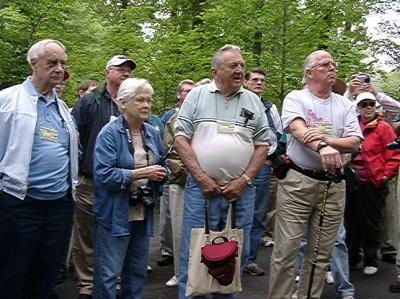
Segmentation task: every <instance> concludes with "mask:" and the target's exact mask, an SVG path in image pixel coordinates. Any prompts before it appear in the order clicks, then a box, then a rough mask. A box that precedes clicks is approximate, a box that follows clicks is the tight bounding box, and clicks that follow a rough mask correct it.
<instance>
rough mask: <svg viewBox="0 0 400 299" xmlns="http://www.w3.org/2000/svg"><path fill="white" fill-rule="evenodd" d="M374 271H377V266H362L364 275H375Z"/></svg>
mask: <svg viewBox="0 0 400 299" xmlns="http://www.w3.org/2000/svg"><path fill="white" fill-rule="evenodd" d="M376 272H378V268H377V267H372V266H367V267H365V268H364V275H369V276H371V275H375V274H376Z"/></svg>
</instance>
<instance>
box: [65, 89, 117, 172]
mask: <svg viewBox="0 0 400 299" xmlns="http://www.w3.org/2000/svg"><path fill="white" fill-rule="evenodd" d="M71 113H72V116H73V117H74V119H75V122H76V126H77V127H78V131H79V140H80V143H81V146H82V154H81V156H80V158H79V162H80V164H79V170H80V173H81V174H83V175H85V176H88V177H93V152H94V145H95V143H96V138H97V135H98V134H99V132H100V130H101V129H102V128H103V127H104V126H105V125H106V124H107V123H109V122H110V117H111V115H114V116H118V115H119V114H120V112H119V110H118V107H117V105H116V104H115V103H114V102H113V101H112V99H111V96H110V94H109V93H108V91H107V89H106V84H105V83H104V84H102V85H100V86H98V87H97V88H96V89H94V90H93V91H92V92H91V93H89V94H87V95H85V96H83V97H82V98H81V99H80V100H79V101H78V103H76V105H75V107H74V109H73V110H72V112H71Z"/></svg>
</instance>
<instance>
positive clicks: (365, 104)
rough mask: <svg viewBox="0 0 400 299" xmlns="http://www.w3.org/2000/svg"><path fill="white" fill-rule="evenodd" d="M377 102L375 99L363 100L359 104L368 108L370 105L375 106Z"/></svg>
mask: <svg viewBox="0 0 400 299" xmlns="http://www.w3.org/2000/svg"><path fill="white" fill-rule="evenodd" d="M375 104H376V102H375V101H363V102H361V103H360V104H359V105H360V107H361V108H367V107H368V106H370V107H375Z"/></svg>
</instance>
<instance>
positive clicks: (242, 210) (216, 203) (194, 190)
mask: <svg viewBox="0 0 400 299" xmlns="http://www.w3.org/2000/svg"><path fill="white" fill-rule="evenodd" d="M254 196H255V187H254V186H249V187H247V188H246V189H245V190H244V191H243V193H242V195H241V196H240V198H239V199H238V200H237V201H236V227H237V228H241V229H243V250H242V257H241V269H243V268H244V265H245V262H246V261H247V259H248V255H249V247H250V230H251V224H252V220H253V211H254ZM205 203H206V199H205V197H204V195H203V192H202V191H201V188H200V186H199V185H198V184H197V182H196V181H195V180H194V178H193V177H192V176H189V177H188V180H187V182H186V186H185V195H184V211H183V223H182V243H181V256H180V260H179V263H180V267H179V268H180V269H179V298H180V299H183V298H188V297H186V296H185V292H186V282H187V278H188V259H189V247H190V235H191V231H192V228H198V227H204V204H205ZM228 209H229V203H228V201H227V200H226V198H225V197H223V196H217V197H213V198H211V199H210V200H209V226H210V229H211V230H214V231H219V230H222V229H223V228H224V227H225V220H226V217H227V214H228ZM191 298H197V299H199V298H205V297H204V296H196V297H191ZM212 298H214V299H217V298H234V294H227V295H222V294H212Z"/></svg>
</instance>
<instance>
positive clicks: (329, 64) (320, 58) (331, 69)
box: [307, 51, 336, 86]
mask: <svg viewBox="0 0 400 299" xmlns="http://www.w3.org/2000/svg"><path fill="white" fill-rule="evenodd" d="M307 76H308V79H309V81H310V82H315V83H322V84H328V85H330V86H333V85H334V84H335V81H336V62H335V61H334V60H333V58H332V56H331V54H329V53H328V52H325V51H320V52H318V53H317V54H316V55H315V63H314V64H313V65H312V66H311V67H310V68H309V69H308V70H307Z"/></svg>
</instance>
